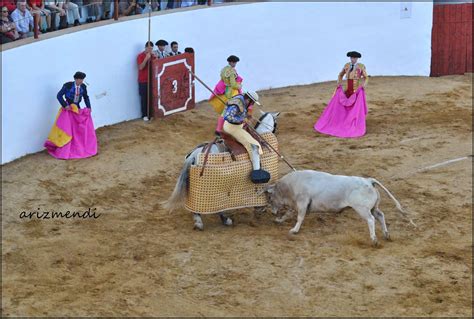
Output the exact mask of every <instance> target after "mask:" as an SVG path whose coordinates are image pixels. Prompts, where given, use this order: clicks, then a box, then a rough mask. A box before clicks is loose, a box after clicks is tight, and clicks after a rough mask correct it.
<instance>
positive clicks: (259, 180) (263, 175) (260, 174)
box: [250, 145, 270, 184]
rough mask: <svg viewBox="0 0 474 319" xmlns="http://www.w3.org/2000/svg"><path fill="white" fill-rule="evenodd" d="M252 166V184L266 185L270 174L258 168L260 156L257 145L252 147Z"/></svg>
mask: <svg viewBox="0 0 474 319" xmlns="http://www.w3.org/2000/svg"><path fill="white" fill-rule="evenodd" d="M252 166H253V171H252V173H251V174H250V179H251V180H252V182H253V183H255V184H263V183H268V181H269V180H270V173H269V172H267V171H265V170H263V169H261V168H260V154H259V153H258V146H257V145H252Z"/></svg>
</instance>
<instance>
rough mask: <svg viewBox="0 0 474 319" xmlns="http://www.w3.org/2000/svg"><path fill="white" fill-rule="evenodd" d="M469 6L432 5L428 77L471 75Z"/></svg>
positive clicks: (470, 5) (470, 18)
mask: <svg viewBox="0 0 474 319" xmlns="http://www.w3.org/2000/svg"><path fill="white" fill-rule="evenodd" d="M472 9H473V6H472V3H462V4H435V5H434V6H433V31H432V38H431V74H430V75H431V76H440V75H449V74H464V73H466V72H472V18H473V17H472Z"/></svg>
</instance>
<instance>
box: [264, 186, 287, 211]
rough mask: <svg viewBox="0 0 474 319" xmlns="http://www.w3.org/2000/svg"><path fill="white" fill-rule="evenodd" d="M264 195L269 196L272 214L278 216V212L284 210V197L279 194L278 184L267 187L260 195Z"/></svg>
mask: <svg viewBox="0 0 474 319" xmlns="http://www.w3.org/2000/svg"><path fill="white" fill-rule="evenodd" d="M262 193H265V195H266V196H267V201H268V204H269V205H270V207H271V209H272V214H273V215H278V211H279V210H280V209H281V208H283V206H284V202H283V201H282V197H281V196H280V194H279V192H278V188H277V187H276V184H273V185H268V186H266V187H265V188H263V190H262V191H261V192H260V194H262Z"/></svg>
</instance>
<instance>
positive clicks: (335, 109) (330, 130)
mask: <svg viewBox="0 0 474 319" xmlns="http://www.w3.org/2000/svg"><path fill="white" fill-rule="evenodd" d="M366 115H367V104H366V102H365V91H364V88H363V87H360V88H359V89H357V91H355V92H354V94H352V95H351V96H350V97H349V98H347V97H346V95H345V93H344V91H343V90H342V86H339V87H338V88H337V89H336V92H335V93H334V96H333V97H332V99H331V101H329V104H328V106H327V107H326V109H325V110H324V111H323V114H322V115H321V117H320V118H319V120H318V121H317V122H316V123H315V124H314V129H315V130H316V131H318V132H320V133H323V134H327V135H332V136H337V137H360V136H363V135H364V134H365V116H366Z"/></svg>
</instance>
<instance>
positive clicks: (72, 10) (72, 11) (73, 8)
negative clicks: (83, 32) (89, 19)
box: [64, 0, 81, 26]
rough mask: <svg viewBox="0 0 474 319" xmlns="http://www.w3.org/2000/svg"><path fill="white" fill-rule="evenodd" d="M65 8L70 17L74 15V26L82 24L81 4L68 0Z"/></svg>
mask: <svg viewBox="0 0 474 319" xmlns="http://www.w3.org/2000/svg"><path fill="white" fill-rule="evenodd" d="M64 8H65V9H66V10H67V16H68V18H69V17H72V20H73V21H74V26H77V25H81V23H80V22H79V18H80V15H79V6H78V5H77V4H75V3H73V2H71V0H66V2H65V3H64Z"/></svg>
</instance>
